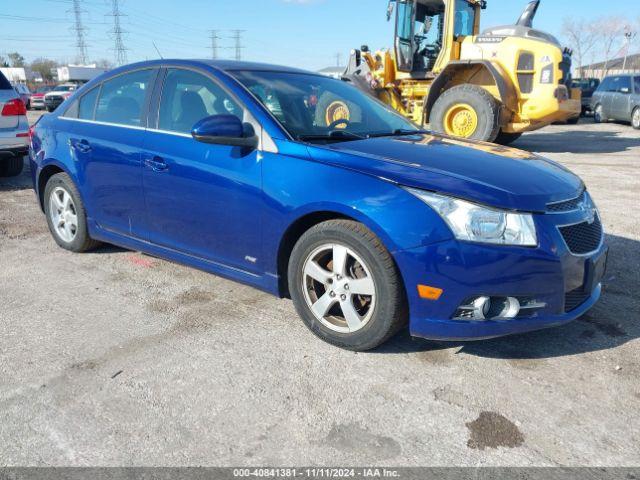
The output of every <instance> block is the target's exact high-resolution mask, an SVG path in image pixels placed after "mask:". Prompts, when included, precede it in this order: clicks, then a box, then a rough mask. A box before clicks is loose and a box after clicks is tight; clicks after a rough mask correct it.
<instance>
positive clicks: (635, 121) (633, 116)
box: [631, 107, 640, 130]
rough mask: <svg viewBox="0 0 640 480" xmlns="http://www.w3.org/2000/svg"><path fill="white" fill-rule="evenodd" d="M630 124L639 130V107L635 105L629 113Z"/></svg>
mask: <svg viewBox="0 0 640 480" xmlns="http://www.w3.org/2000/svg"><path fill="white" fill-rule="evenodd" d="M631 126H633V128H635V129H636V130H640V107H637V108H636V109H635V110H634V111H633V113H632V114H631Z"/></svg>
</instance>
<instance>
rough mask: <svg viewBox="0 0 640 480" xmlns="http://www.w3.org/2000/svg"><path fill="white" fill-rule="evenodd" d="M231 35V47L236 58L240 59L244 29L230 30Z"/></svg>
mask: <svg viewBox="0 0 640 480" xmlns="http://www.w3.org/2000/svg"><path fill="white" fill-rule="evenodd" d="M232 32H233V37H231V38H232V39H233V40H234V41H235V47H233V48H234V49H235V51H236V60H238V61H239V60H242V49H243V48H244V46H243V45H242V34H243V33H244V30H232Z"/></svg>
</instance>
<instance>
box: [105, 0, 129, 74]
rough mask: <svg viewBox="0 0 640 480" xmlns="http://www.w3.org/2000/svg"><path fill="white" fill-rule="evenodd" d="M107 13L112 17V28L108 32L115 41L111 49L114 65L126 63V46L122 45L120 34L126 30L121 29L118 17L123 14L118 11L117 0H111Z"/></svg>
mask: <svg viewBox="0 0 640 480" xmlns="http://www.w3.org/2000/svg"><path fill="white" fill-rule="evenodd" d="M109 15H110V16H112V17H113V30H111V32H110V33H111V34H112V35H113V39H114V42H115V44H114V48H113V50H114V51H115V54H116V65H125V64H126V63H128V61H127V48H126V47H125V46H124V41H123V40H122V36H123V35H124V34H125V33H126V32H125V31H124V30H122V25H121V24H120V17H123V16H124V15H123V14H122V12H120V4H119V0H111V13H110V14H109Z"/></svg>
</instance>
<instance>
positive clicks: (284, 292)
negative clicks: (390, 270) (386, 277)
mask: <svg viewBox="0 0 640 480" xmlns="http://www.w3.org/2000/svg"><path fill="white" fill-rule="evenodd" d="M328 220H351V221H354V222H359V223H361V224H363V225H364V226H365V227H367V228H368V229H369V230H371V231H372V232H373V233H374V234H375V235H376V236H377V237H378V238H379V239H380V241H381V242H382V244H383V245H384V246H385V248H386V249H387V250H388V251H389V252H393V251H394V244H393V242H392V240H391V239H390V238H389V237H388V236H387V235H386V234H385V232H384V230H383V229H382V228H380V226H379V225H378V224H377V223H376V222H374V221H373V220H372V219H370V218H369V217H367V216H366V215H364V214H362V213H361V212H359V211H357V210H352V211H345V210H344V209H342V208H340V207H339V206H331V207H326V206H325V207H324V208H317V209H314V210H306V211H304V212H300V213H298V215H296V216H295V219H294V220H293V221H291V222H290V223H289V225H288V227H287V228H286V229H285V231H284V233H283V235H282V236H281V238H280V243H279V245H278V250H277V252H278V253H277V259H276V260H277V274H278V294H279V296H280V297H282V298H289V297H290V295H289V284H288V269H289V259H290V258H291V252H292V251H293V247H294V246H295V245H296V243H297V242H298V240H300V237H302V235H304V234H305V232H307V231H308V230H309V229H310V228H312V227H314V226H316V225H318V224H319V223H322V222H326V221H328Z"/></svg>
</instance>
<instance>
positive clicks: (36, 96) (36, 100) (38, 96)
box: [31, 85, 53, 110]
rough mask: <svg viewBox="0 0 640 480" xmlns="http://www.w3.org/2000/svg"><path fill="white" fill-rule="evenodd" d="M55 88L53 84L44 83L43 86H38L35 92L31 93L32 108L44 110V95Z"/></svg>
mask: <svg viewBox="0 0 640 480" xmlns="http://www.w3.org/2000/svg"><path fill="white" fill-rule="evenodd" d="M51 90H53V87H52V86H51V85H43V86H42V87H38V88H37V89H36V91H35V92H33V93H32V94H31V108H32V109H34V110H44V109H45V108H46V107H45V104H44V96H45V94H47V93H49V92H50V91H51Z"/></svg>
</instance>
